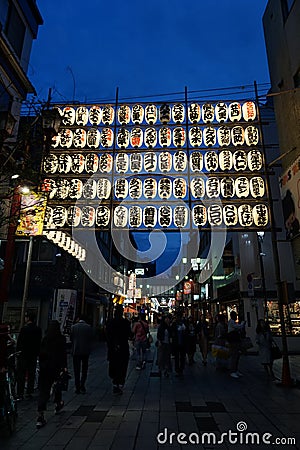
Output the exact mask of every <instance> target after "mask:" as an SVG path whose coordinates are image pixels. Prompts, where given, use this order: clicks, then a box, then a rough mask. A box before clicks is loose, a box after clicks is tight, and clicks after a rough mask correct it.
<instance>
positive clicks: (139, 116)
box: [131, 105, 144, 125]
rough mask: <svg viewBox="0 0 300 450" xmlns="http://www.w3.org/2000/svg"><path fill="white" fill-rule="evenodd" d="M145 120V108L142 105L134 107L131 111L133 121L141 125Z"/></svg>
mask: <svg viewBox="0 0 300 450" xmlns="http://www.w3.org/2000/svg"><path fill="white" fill-rule="evenodd" d="M143 119H144V108H143V107H142V105H133V106H132V109H131V121H132V122H133V123H135V124H136V125H140V124H141V123H142V122H143Z"/></svg>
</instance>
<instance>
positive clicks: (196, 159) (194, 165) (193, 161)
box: [190, 152, 203, 172]
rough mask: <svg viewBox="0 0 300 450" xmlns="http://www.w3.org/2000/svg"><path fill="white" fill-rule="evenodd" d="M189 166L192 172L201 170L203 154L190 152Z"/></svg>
mask: <svg viewBox="0 0 300 450" xmlns="http://www.w3.org/2000/svg"><path fill="white" fill-rule="evenodd" d="M190 168H191V171H192V172H201V171H202V169H203V155H202V153H200V152H192V153H191V154H190Z"/></svg>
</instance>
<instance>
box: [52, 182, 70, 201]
mask: <svg viewBox="0 0 300 450" xmlns="http://www.w3.org/2000/svg"><path fill="white" fill-rule="evenodd" d="M68 194H69V180H66V179H64V178H63V179H61V178H59V179H57V180H56V194H55V196H56V197H57V198H59V199H61V200H65V199H66V198H67V197H68Z"/></svg>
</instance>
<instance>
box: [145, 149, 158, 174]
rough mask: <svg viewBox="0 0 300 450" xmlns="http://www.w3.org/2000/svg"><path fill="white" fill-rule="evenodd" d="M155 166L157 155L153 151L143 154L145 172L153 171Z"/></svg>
mask: <svg viewBox="0 0 300 450" xmlns="http://www.w3.org/2000/svg"><path fill="white" fill-rule="evenodd" d="M156 167H157V156H156V153H154V152H146V153H145V154H144V169H145V171H146V172H155V171H156Z"/></svg>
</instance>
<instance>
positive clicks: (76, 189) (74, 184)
mask: <svg viewBox="0 0 300 450" xmlns="http://www.w3.org/2000/svg"><path fill="white" fill-rule="evenodd" d="M82 188H83V186H82V181H81V180H79V179H78V178H72V179H71V180H70V185H69V198H71V199H72V200H75V199H76V200H78V199H79V198H81V196H82Z"/></svg>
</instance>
